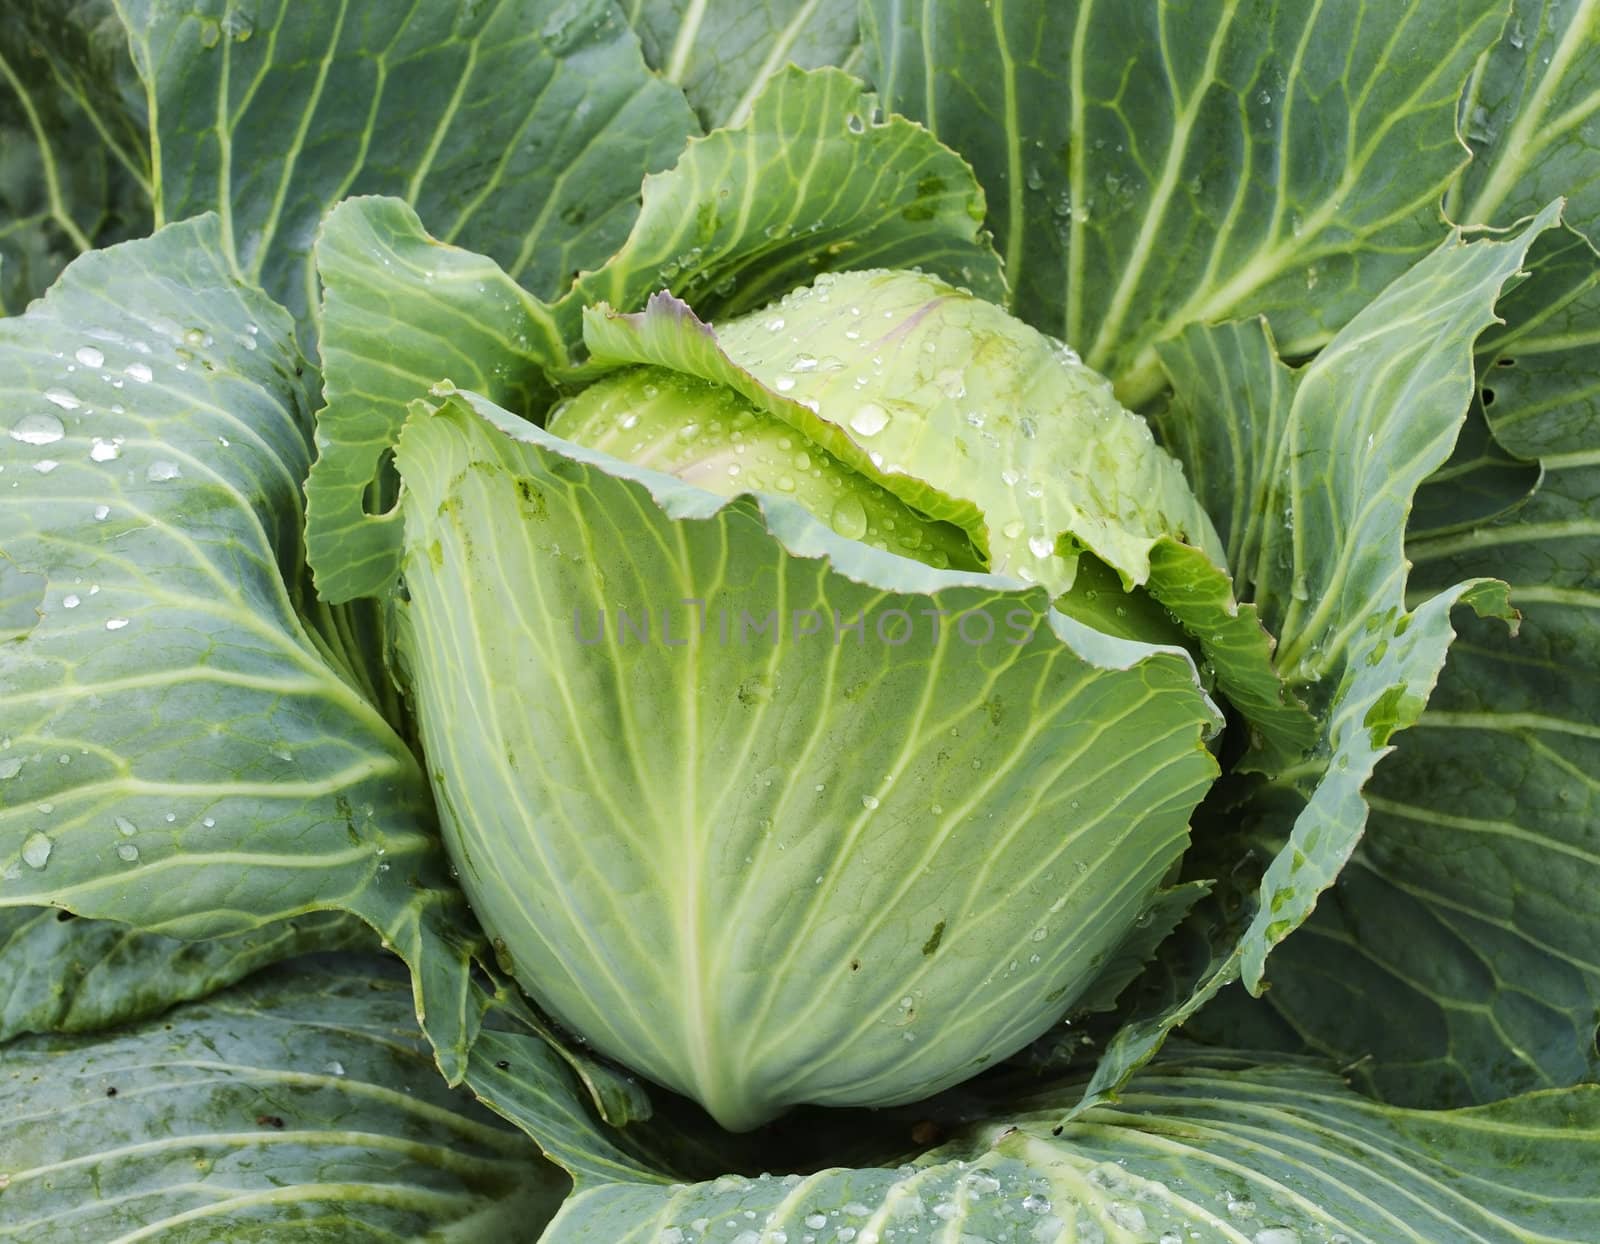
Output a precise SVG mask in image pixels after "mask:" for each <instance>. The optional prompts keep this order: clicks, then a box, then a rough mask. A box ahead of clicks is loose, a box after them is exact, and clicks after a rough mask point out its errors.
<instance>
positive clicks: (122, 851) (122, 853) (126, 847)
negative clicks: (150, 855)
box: [117, 842, 139, 864]
mask: <svg viewBox="0 0 1600 1244" xmlns="http://www.w3.org/2000/svg"><path fill="white" fill-rule="evenodd" d="M117 858H118V859H119V860H122V861H123V862H124V863H128V864H131V863H133V862H134V861H135V860H136V859H138V858H139V848H138V847H136V846H134V845H133V843H131V842H124V843H122V844H121V845H120V846H118V847H117Z"/></svg>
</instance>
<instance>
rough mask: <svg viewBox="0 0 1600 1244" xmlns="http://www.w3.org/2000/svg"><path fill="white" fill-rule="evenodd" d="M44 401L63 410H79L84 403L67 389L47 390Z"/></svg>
mask: <svg viewBox="0 0 1600 1244" xmlns="http://www.w3.org/2000/svg"><path fill="white" fill-rule="evenodd" d="M44 400H45V401H47V402H52V403H54V404H55V405H57V406H59V407H61V409H62V410H77V409H78V407H80V406H82V405H83V403H82V402H80V401H79V400H78V399H77V398H75V397H73V396H72V394H70V393H68V392H67V391H66V390H65V389H46V390H45V391H44Z"/></svg>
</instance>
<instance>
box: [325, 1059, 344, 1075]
mask: <svg viewBox="0 0 1600 1244" xmlns="http://www.w3.org/2000/svg"><path fill="white" fill-rule="evenodd" d="M326 1070H327V1072H328V1074H329V1075H331V1076H342V1075H343V1074H344V1064H343V1063H341V1062H340V1061H339V1060H338V1059H337V1058H336V1059H334V1060H333V1061H332V1062H330V1063H329V1064H328V1065H327V1067H326Z"/></svg>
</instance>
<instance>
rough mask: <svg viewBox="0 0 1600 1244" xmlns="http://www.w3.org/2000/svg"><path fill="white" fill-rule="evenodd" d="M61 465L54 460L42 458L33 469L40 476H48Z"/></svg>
mask: <svg viewBox="0 0 1600 1244" xmlns="http://www.w3.org/2000/svg"><path fill="white" fill-rule="evenodd" d="M60 465H61V464H60V463H59V462H57V461H56V460H55V459H54V458H40V459H39V461H37V462H35V463H34V464H33V469H34V470H35V471H37V472H39V474H40V475H48V474H50V472H51V471H53V470H55V469H56V468H57V467H58V466H60Z"/></svg>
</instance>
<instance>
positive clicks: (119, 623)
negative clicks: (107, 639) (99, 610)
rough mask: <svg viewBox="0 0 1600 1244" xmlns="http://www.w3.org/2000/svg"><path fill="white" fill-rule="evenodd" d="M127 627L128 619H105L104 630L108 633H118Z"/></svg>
mask: <svg viewBox="0 0 1600 1244" xmlns="http://www.w3.org/2000/svg"><path fill="white" fill-rule="evenodd" d="M127 625H128V619H127V618H107V619H106V630H108V631H120V630H121V629H122V628H123V627H125V626H127Z"/></svg>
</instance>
